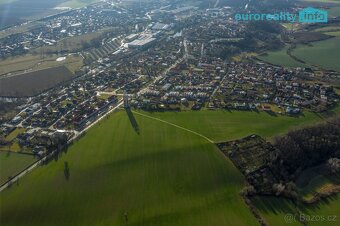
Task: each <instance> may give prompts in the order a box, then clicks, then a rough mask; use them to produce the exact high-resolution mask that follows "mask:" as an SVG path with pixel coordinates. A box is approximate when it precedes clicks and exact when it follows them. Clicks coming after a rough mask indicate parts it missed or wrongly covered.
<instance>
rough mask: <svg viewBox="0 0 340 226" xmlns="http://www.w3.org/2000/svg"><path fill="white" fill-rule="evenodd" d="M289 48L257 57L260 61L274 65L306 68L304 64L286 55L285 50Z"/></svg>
mask: <svg viewBox="0 0 340 226" xmlns="http://www.w3.org/2000/svg"><path fill="white" fill-rule="evenodd" d="M288 47H289V46H285V48H283V49H281V50H275V51H269V52H267V54H268V55H266V56H258V58H259V59H260V60H262V61H265V62H268V63H270V64H274V65H281V66H285V67H306V65H305V64H303V63H300V62H298V61H296V60H294V59H293V58H291V57H290V56H289V55H288V54H287V49H288Z"/></svg>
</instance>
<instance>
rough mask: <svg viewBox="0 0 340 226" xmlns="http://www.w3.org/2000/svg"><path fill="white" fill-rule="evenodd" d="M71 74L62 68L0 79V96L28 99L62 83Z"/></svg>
mask: <svg viewBox="0 0 340 226" xmlns="http://www.w3.org/2000/svg"><path fill="white" fill-rule="evenodd" d="M72 77H73V74H72V73H71V72H70V71H69V70H68V69H67V68H66V67H64V66H60V67H54V68H49V69H44V70H40V71H34V72H29V73H24V74H20V75H16V76H12V77H5V78H1V79H0V96H6V97H28V96H34V95H37V94H39V93H41V92H43V91H45V90H48V89H50V88H52V87H54V86H56V85H58V84H60V83H62V82H65V81H68V80H70V79H72Z"/></svg>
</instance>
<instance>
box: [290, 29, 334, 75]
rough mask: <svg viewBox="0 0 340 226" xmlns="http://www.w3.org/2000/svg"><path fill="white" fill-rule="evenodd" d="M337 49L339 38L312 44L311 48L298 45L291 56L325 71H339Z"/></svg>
mask: <svg viewBox="0 0 340 226" xmlns="http://www.w3.org/2000/svg"><path fill="white" fill-rule="evenodd" d="M332 33H333V32H332ZM333 34H334V33H333ZM335 35H336V34H335ZM339 49H340V36H337V37H334V38H330V39H327V40H323V41H318V42H313V43H312V46H311V47H310V46H306V45H299V46H298V47H297V48H296V49H294V50H293V52H292V54H293V55H294V56H296V57H297V58H299V59H302V60H303V61H306V62H308V63H310V64H313V65H318V66H320V67H322V68H325V69H332V70H337V71H340V65H339V60H338V59H339V58H340V51H339Z"/></svg>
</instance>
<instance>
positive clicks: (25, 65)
mask: <svg viewBox="0 0 340 226" xmlns="http://www.w3.org/2000/svg"><path fill="white" fill-rule="evenodd" d="M58 57H60V56H58V55H45V56H44V57H42V56H41V55H39V54H37V55H31V54H27V55H24V56H18V57H12V58H8V59H6V60H1V61H0V76H1V75H5V74H8V73H11V74H16V73H22V72H25V71H35V70H42V69H46V68H50V67H57V66H65V67H67V68H68V69H69V70H70V71H71V72H75V71H76V70H78V69H79V68H80V67H81V66H82V65H83V58H82V57H81V56H78V55H68V56H66V59H65V60H64V61H56V59H57V58H58Z"/></svg>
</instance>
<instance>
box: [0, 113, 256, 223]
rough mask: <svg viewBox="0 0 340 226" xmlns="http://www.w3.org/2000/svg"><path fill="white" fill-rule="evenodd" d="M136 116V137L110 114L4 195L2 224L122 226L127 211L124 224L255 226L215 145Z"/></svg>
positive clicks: (240, 181) (125, 121)
mask: <svg viewBox="0 0 340 226" xmlns="http://www.w3.org/2000/svg"><path fill="white" fill-rule="evenodd" d="M135 117H136V121H137V123H138V127H139V134H138V133H136V131H135V130H134V129H133V127H132V126H131V124H130V121H129V118H128V117H127V115H126V113H125V112H123V111H121V112H118V113H115V114H114V115H112V116H111V118H110V119H106V120H105V121H103V122H102V123H101V124H100V125H97V126H95V127H94V128H93V129H91V130H90V131H89V132H88V134H87V135H86V136H85V137H84V138H82V139H81V140H80V141H78V142H77V143H76V144H74V145H73V146H72V147H71V148H70V149H69V151H68V153H67V154H66V155H64V156H63V157H61V158H60V159H59V161H57V162H54V161H53V162H51V163H50V164H49V165H47V166H45V167H42V168H38V169H36V170H34V171H33V172H32V173H30V174H29V175H27V176H25V177H24V178H22V179H21V181H20V185H19V186H14V187H12V188H11V189H10V190H7V191H5V192H2V193H1V194H0V200H1V216H2V223H3V224H4V225H27V224H29V225H47V224H48V225H77V224H78V225H83V224H88V225H124V213H125V212H127V213H128V223H129V224H128V225H148V226H149V225H190V226H191V225H202V226H203V225H221V226H222V225H257V222H256V220H255V218H254V217H253V216H252V214H251V213H250V211H249V210H248V209H247V207H246V206H245V204H244V203H243V200H242V199H241V197H240V196H239V191H240V189H241V188H242V187H243V185H244V178H243V177H242V175H241V174H240V173H239V172H238V171H237V169H236V168H235V167H234V166H233V165H232V164H231V162H230V161H229V160H227V159H226V158H225V157H224V156H223V154H222V153H220V152H219V151H218V149H217V148H216V147H215V146H214V145H213V144H211V143H209V142H208V141H206V140H204V139H202V138H201V137H199V136H197V135H195V134H191V133H189V132H187V131H184V130H181V129H178V128H176V127H173V126H170V125H166V124H163V123H161V122H158V121H156V120H152V119H148V118H145V117H142V116H135ZM64 162H68V164H69V168H70V178H69V179H68V180H67V179H66V178H65V176H64ZM61 188H62V189H61ZM28 194H29V195H28ZM51 194H53V195H51ZM18 203H20V205H18ZM42 212H44V214H41V213H42Z"/></svg>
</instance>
